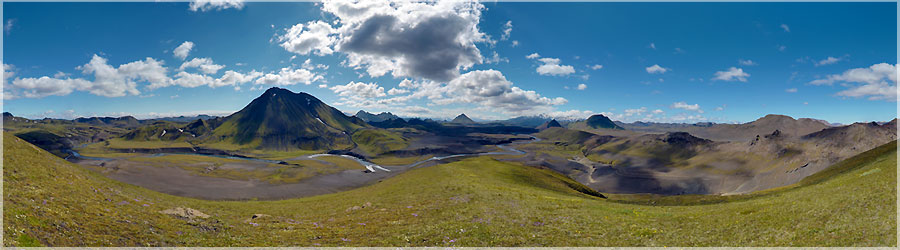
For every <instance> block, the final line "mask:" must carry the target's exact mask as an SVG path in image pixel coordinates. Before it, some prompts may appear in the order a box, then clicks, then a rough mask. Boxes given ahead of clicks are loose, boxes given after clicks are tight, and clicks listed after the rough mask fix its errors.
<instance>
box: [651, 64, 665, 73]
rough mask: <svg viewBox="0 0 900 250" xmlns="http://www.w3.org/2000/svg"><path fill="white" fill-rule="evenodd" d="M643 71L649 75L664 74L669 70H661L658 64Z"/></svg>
mask: <svg viewBox="0 0 900 250" xmlns="http://www.w3.org/2000/svg"><path fill="white" fill-rule="evenodd" d="M645 70H647V73H650V74H664V73H666V72H667V71H669V70H670V69H668V68H663V67H662V66H659V64H654V65H653V66H650V67H647V68H645Z"/></svg>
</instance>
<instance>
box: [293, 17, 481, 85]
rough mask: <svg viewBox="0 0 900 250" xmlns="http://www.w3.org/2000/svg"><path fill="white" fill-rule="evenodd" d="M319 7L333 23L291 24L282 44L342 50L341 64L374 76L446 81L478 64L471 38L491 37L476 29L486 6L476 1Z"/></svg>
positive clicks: (319, 50) (320, 50) (300, 49)
mask: <svg viewBox="0 0 900 250" xmlns="http://www.w3.org/2000/svg"><path fill="white" fill-rule="evenodd" d="M321 7H322V11H323V12H325V13H329V14H331V15H333V16H334V18H335V19H334V22H332V23H331V24H330V25H329V24H328V23H325V22H323V21H313V22H309V23H307V24H306V25H305V26H299V27H303V28H302V29H298V26H295V27H294V28H292V29H291V30H289V31H288V33H287V34H285V35H282V36H280V37H281V39H280V41H281V42H282V46H283V47H286V48H287V49H288V51H291V52H295V53H301V54H304V53H308V52H309V51H316V53H320V54H328V53H329V51H337V52H341V53H344V54H345V55H346V60H345V62H344V65H345V66H347V67H351V68H354V69H365V70H366V73H368V75H369V76H372V77H380V76H383V75H385V74H387V73H391V75H393V76H394V77H407V76H409V77H418V78H425V79H430V80H436V81H449V80H451V79H453V78H456V77H457V76H459V74H460V72H459V71H460V70H465V69H469V68H470V67H472V66H473V65H474V64H476V63H482V60H483V59H482V57H481V53H480V51H479V49H478V47H476V45H475V43H480V42H489V39H488V37H487V36H486V35H485V34H484V33H482V32H481V31H479V29H478V23H479V21H480V20H481V10H483V9H484V6H483V5H481V4H480V3H479V2H475V1H465V2H464V1H437V2H412V1H400V2H387V1H383V2H382V1H360V2H349V1H325V2H323V3H322V4H321ZM313 25H318V28H311V26H313ZM329 27H330V28H329Z"/></svg>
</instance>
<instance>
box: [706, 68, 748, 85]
mask: <svg viewBox="0 0 900 250" xmlns="http://www.w3.org/2000/svg"><path fill="white" fill-rule="evenodd" d="M715 76H716V77H713V80H721V81H741V82H746V81H747V77H750V74H748V73H746V72H744V70H743V69H741V68H735V67H731V68H728V70H726V71H718V72H716V73H715Z"/></svg>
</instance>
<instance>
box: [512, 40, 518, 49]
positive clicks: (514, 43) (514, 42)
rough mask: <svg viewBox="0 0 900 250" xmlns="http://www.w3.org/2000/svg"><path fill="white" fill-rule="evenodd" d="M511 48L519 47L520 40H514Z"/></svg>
mask: <svg viewBox="0 0 900 250" xmlns="http://www.w3.org/2000/svg"><path fill="white" fill-rule="evenodd" d="M510 46H512V47H513V48H515V47H519V40H513V41H512V43H510Z"/></svg>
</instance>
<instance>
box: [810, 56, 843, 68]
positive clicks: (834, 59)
mask: <svg viewBox="0 0 900 250" xmlns="http://www.w3.org/2000/svg"><path fill="white" fill-rule="evenodd" d="M841 60H843V59H842V58H837V57H833V56H829V57H828V58H825V59H822V60H820V61H818V62H815V64H816V66H817V67H818V66H822V65H829V64H835V63H837V62H840V61H841Z"/></svg>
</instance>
